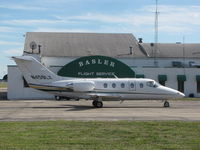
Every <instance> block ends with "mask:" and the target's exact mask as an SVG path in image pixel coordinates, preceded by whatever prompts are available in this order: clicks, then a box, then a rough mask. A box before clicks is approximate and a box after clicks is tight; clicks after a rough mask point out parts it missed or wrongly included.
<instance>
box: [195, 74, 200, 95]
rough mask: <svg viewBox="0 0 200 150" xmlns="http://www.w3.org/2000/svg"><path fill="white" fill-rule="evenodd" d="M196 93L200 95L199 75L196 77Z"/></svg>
mask: <svg viewBox="0 0 200 150" xmlns="http://www.w3.org/2000/svg"><path fill="white" fill-rule="evenodd" d="M196 81H197V93H200V75H196Z"/></svg>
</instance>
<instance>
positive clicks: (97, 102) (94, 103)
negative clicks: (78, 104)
mask: <svg viewBox="0 0 200 150" xmlns="http://www.w3.org/2000/svg"><path fill="white" fill-rule="evenodd" d="M92 105H93V106H94V107H96V108H102V107H103V102H102V101H97V100H94V101H93V102H92Z"/></svg>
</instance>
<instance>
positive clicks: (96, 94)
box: [89, 93, 121, 99]
mask: <svg viewBox="0 0 200 150" xmlns="http://www.w3.org/2000/svg"><path fill="white" fill-rule="evenodd" d="M89 95H90V96H91V97H92V98H98V97H101V98H103V99H106V98H107V99H120V98H121V96H120V95H119V94H110V93H90V94H89Z"/></svg>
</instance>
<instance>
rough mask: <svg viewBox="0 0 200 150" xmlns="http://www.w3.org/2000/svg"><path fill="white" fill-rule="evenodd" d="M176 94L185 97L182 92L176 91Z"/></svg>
mask: <svg viewBox="0 0 200 150" xmlns="http://www.w3.org/2000/svg"><path fill="white" fill-rule="evenodd" d="M177 95H178V97H180V98H182V97H185V94H184V93H181V92H178V93H177Z"/></svg>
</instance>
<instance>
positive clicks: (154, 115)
mask: <svg viewBox="0 0 200 150" xmlns="http://www.w3.org/2000/svg"><path fill="white" fill-rule="evenodd" d="M169 102H170V105H171V107H170V108H163V103H162V102H160V101H124V102H123V103H122V104H120V102H118V101H114V102H104V107H103V108H100V109H99V108H98V109H97V108H94V107H93V106H92V104H91V103H92V101H85V100H81V101H53V100H52V101H51V100H23V101H22V100H20V101H0V121H43V120H82V121H90V120H102V121H117V120H183V121H200V101H169Z"/></svg>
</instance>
